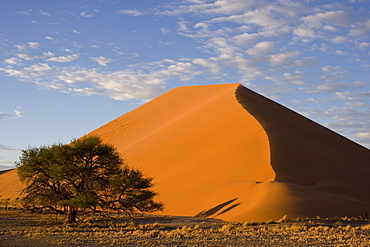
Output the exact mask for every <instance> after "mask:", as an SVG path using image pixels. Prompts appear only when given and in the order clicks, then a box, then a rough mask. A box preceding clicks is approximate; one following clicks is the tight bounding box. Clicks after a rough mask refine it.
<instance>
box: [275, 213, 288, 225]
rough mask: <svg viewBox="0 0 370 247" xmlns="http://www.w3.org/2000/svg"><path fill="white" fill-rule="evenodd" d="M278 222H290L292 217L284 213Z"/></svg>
mask: <svg viewBox="0 0 370 247" xmlns="http://www.w3.org/2000/svg"><path fill="white" fill-rule="evenodd" d="M277 222H278V223H288V222H290V219H289V218H288V215H284V216H283V218H281V219H280V220H278V221H277Z"/></svg>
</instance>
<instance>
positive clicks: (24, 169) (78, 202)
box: [16, 136, 163, 223]
mask: <svg viewBox="0 0 370 247" xmlns="http://www.w3.org/2000/svg"><path fill="white" fill-rule="evenodd" d="M16 166H17V168H18V175H19V177H20V179H21V181H22V182H24V183H26V187H25V189H24V190H23V193H24V197H23V198H22V202H23V204H24V205H25V206H26V207H33V208H48V209H52V210H55V211H58V212H62V213H68V222H70V223H72V222H75V221H76V216H77V213H78V212H91V211H99V212H110V211H112V210H114V211H123V212H125V213H126V214H127V215H129V216H130V217H131V216H132V214H133V213H136V212H153V211H156V210H162V209H163V204H162V203H160V202H156V201H154V197H155V196H156V195H157V193H155V192H154V191H153V190H152V187H153V182H152V180H153V179H152V178H148V177H145V176H144V175H143V173H142V172H141V171H139V170H137V169H134V168H132V167H129V166H128V165H127V164H125V162H124V160H123V159H122V158H121V156H120V154H119V153H118V151H117V150H116V149H115V147H114V146H112V145H109V144H105V143H103V141H102V139H101V138H99V137H97V136H88V137H83V138H80V139H77V140H74V141H72V142H71V143H70V144H53V145H51V146H42V147H29V148H28V149H25V150H22V154H21V156H20V161H19V162H16Z"/></svg>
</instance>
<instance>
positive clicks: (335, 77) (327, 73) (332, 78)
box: [321, 65, 347, 82]
mask: <svg viewBox="0 0 370 247" xmlns="http://www.w3.org/2000/svg"><path fill="white" fill-rule="evenodd" d="M321 71H322V76H321V80H323V81H325V82H339V81H341V80H342V79H343V77H344V74H346V73H347V71H346V70H344V69H343V68H342V67H341V66H334V67H333V66H330V65H327V66H324V67H321Z"/></svg>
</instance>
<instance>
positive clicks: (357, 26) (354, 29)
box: [350, 19, 370, 37]
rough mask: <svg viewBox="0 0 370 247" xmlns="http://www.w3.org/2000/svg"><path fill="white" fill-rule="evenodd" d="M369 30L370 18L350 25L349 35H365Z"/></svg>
mask: <svg viewBox="0 0 370 247" xmlns="http://www.w3.org/2000/svg"><path fill="white" fill-rule="evenodd" d="M369 32H370V19H367V20H366V21H361V22H357V23H354V24H352V25H351V30H350V35H351V36H355V37H366V36H368V35H369Z"/></svg>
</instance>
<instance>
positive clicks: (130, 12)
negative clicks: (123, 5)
mask: <svg viewBox="0 0 370 247" xmlns="http://www.w3.org/2000/svg"><path fill="white" fill-rule="evenodd" d="M117 13H118V14H124V15H131V16H141V15H143V13H142V12H140V11H139V10H137V9H122V10H118V11H117Z"/></svg>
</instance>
